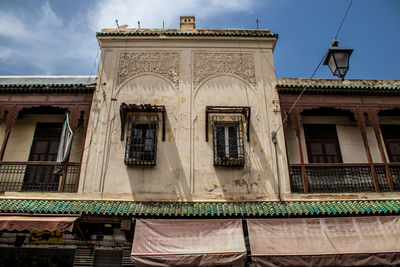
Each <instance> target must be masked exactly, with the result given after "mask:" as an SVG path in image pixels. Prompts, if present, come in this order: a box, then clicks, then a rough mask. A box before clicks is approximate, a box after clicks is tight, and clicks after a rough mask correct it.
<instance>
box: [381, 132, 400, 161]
mask: <svg viewBox="0 0 400 267" xmlns="http://www.w3.org/2000/svg"><path fill="white" fill-rule="evenodd" d="M380 128H381V133H382V137H383V141H384V142H385V147H386V153H387V155H388V159H389V162H400V154H394V153H392V150H391V149H390V146H389V144H390V143H398V144H400V125H396V124H383V125H381V126H380ZM390 128H392V129H390ZM393 128H397V129H393ZM388 131H390V133H388ZM394 132H398V133H399V134H395V135H396V138H392V136H393V133H394ZM389 135H392V136H389ZM394 157H397V158H399V160H395V158H394Z"/></svg>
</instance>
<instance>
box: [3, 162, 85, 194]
mask: <svg viewBox="0 0 400 267" xmlns="http://www.w3.org/2000/svg"><path fill="white" fill-rule="evenodd" d="M79 168H80V164H79V163H72V162H68V163H58V162H49V161H29V162H10V161H0V192H4V191H14V192H22V191H25V192H26V191H40V192H76V191H77V187H78V175H79Z"/></svg>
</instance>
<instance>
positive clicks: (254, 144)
mask: <svg viewBox="0 0 400 267" xmlns="http://www.w3.org/2000/svg"><path fill="white" fill-rule="evenodd" d="M251 141H252V142H253V146H256V145H257V142H256V140H255V139H254V138H253V139H252V140H251Z"/></svg>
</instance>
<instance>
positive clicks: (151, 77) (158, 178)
mask: <svg viewBox="0 0 400 267" xmlns="http://www.w3.org/2000/svg"><path fill="white" fill-rule="evenodd" d="M121 45H122V43H120V42H119V41H112V40H110V41H107V40H105V41H104V42H102V51H103V54H102V60H101V64H100V67H99V70H100V71H101V72H100V73H99V76H98V77H99V78H98V88H97V90H96V93H95V96H94V101H93V106H92V111H91V119H90V121H89V128H88V136H87V139H86V140H87V143H88V142H89V143H90V144H91V146H90V147H89V148H88V149H87V150H85V154H84V157H83V164H82V169H83V171H82V173H81V180H80V181H81V183H80V187H79V193H80V194H81V195H82V196H83V197H85V196H88V197H89V196H90V197H99V198H105V199H130V200H131V199H133V200H153V201H155V200H171V201H172V200H201V201H207V200H222V201H224V200H228V201H229V200H239V199H248V200H256V199H258V200H259V199H266V200H267V199H276V197H277V191H276V188H277V177H276V175H274V173H276V171H275V169H276V162H275V160H276V158H275V156H274V155H275V154H274V153H275V152H274V148H273V144H272V142H271V138H270V136H271V132H272V131H273V130H274V129H276V128H277V127H278V126H279V123H280V121H281V118H280V112H279V111H274V109H275V108H276V106H275V105H273V104H272V101H273V100H276V99H277V93H276V91H275V89H274V81H275V72H274V67H273V66H274V65H273V59H272V41H259V43H258V44H253V43H251V42H244V43H243V44H242V45H241V47H240V48H239V47H238V43H237V42H227V41H216V40H209V41H204V40H203V41H201V42H195V41H185V42H176V41H170V42H158V41H149V40H147V41H146V42H144V41H142V40H135V41H132V40H128V41H127V42H126V43H125V42H124V44H123V46H121ZM144 47H146V48H144ZM122 102H125V103H127V104H157V105H165V106H166V110H167V112H166V114H167V118H166V135H167V136H166V140H165V142H162V141H161V132H160V131H161V130H160V129H161V124H160V123H159V127H158V129H159V132H158V135H157V136H158V143H157V165H156V166H155V167H147V168H144V167H129V166H126V165H125V164H124V161H123V159H124V151H125V140H124V141H121V140H120V131H121V129H120V127H121V126H120V117H119V107H120V104H121V103H122ZM207 105H211V106H212V105H215V106H217V105H218V106H219V105H221V106H250V107H251V113H252V114H251V124H250V137H251V142H247V141H245V144H244V146H245V158H246V164H245V167H244V168H228V167H226V168H215V167H214V166H213V150H212V135H211V131H212V127H210V129H209V131H210V132H209V137H210V140H209V141H208V142H206V141H205V108H206V106H207ZM245 137H246V136H245ZM278 139H279V140H280V142H279V144H278V155H279V156H278V158H279V160H278V164H279V165H280V168H281V169H285V168H286V169H287V167H286V153H285V152H284V143H283V133H282V131H280V132H279V135H278ZM287 175H288V174H287V171H286V172H281V177H280V179H281V180H282V181H283V184H282V191H284V192H289V191H290V187H289V185H288V183H287V182H285V181H288V176H287Z"/></svg>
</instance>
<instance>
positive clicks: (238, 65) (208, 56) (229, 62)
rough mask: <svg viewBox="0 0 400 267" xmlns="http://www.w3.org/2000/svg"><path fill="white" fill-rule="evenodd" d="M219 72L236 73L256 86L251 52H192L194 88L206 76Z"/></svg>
mask: <svg viewBox="0 0 400 267" xmlns="http://www.w3.org/2000/svg"><path fill="white" fill-rule="evenodd" d="M219 73H221V74H222V73H228V74H233V75H237V76H239V77H241V78H243V79H244V80H245V81H247V82H248V83H249V84H251V85H252V86H253V87H256V74H255V68H254V55H253V54H252V53H194V55H193V76H194V88H197V87H198V86H199V85H200V84H201V83H202V82H203V81H204V80H205V79H207V78H208V77H210V76H212V75H215V74H219Z"/></svg>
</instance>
